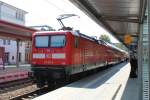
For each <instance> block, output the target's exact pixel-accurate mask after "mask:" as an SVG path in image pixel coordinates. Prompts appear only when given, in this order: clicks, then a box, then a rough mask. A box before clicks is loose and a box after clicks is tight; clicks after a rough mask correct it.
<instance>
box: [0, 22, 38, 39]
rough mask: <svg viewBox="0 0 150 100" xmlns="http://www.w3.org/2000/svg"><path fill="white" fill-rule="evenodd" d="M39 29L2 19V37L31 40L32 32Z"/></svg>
mask: <svg viewBox="0 0 150 100" xmlns="http://www.w3.org/2000/svg"><path fill="white" fill-rule="evenodd" d="M35 31H37V30H35V29H32V28H28V27H26V26H22V25H18V24H14V23H10V22H7V21H3V20H0V38H1V39H2V38H5V39H12V40H21V41H28V40H29V41H31V37H32V33H33V32H35Z"/></svg>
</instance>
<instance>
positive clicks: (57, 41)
mask: <svg viewBox="0 0 150 100" xmlns="http://www.w3.org/2000/svg"><path fill="white" fill-rule="evenodd" d="M65 43H66V38H65V35H56V36H51V39H50V46H51V47H64V46H65Z"/></svg>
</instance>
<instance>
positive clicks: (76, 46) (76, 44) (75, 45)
mask: <svg viewBox="0 0 150 100" xmlns="http://www.w3.org/2000/svg"><path fill="white" fill-rule="evenodd" d="M78 42H79V37H78V36H75V41H74V47H75V48H78Z"/></svg>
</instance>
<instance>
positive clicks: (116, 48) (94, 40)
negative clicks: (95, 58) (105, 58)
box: [35, 30, 127, 53]
mask: <svg viewBox="0 0 150 100" xmlns="http://www.w3.org/2000/svg"><path fill="white" fill-rule="evenodd" d="M66 32H70V33H72V34H73V35H75V36H80V37H82V38H85V39H88V40H90V41H93V42H95V43H97V44H102V45H105V46H108V47H110V48H112V49H114V50H117V51H119V52H124V53H127V52H126V51H124V50H122V49H120V48H118V47H116V46H115V45H113V44H110V43H108V42H106V41H104V40H101V39H100V40H97V39H95V38H93V37H90V36H88V35H85V34H82V33H80V32H79V31H78V30H76V31H68V30H66V31H64V30H63V31H37V32H35V34H38V33H39V34H41V33H45V34H46V33H66Z"/></svg>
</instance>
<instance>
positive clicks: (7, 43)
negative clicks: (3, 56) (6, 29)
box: [3, 40, 11, 45]
mask: <svg viewBox="0 0 150 100" xmlns="http://www.w3.org/2000/svg"><path fill="white" fill-rule="evenodd" d="M10 42H11V41H10V40H3V45H10Z"/></svg>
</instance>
